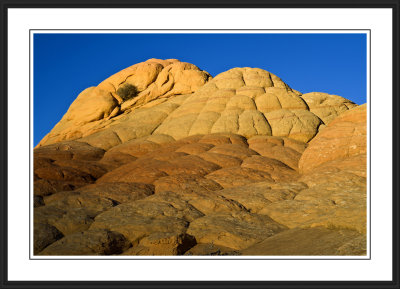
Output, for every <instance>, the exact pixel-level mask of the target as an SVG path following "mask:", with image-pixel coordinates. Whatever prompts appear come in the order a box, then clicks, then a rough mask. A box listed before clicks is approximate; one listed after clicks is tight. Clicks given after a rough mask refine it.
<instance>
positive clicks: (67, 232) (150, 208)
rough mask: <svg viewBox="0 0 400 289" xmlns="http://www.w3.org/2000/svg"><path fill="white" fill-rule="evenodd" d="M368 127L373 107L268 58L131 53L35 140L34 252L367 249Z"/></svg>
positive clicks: (222, 252) (244, 252)
mask: <svg viewBox="0 0 400 289" xmlns="http://www.w3.org/2000/svg"><path fill="white" fill-rule="evenodd" d="M126 84H131V85H134V86H135V87H136V88H137V90H138V92H139V93H138V95H137V96H136V97H134V98H132V99H129V100H126V101H124V100H123V99H122V98H121V97H120V96H119V95H118V94H117V90H118V89H119V88H120V87H122V86H123V85H126ZM366 131H367V130H366V106H365V105H363V106H357V105H356V104H354V103H352V102H351V101H349V100H346V99H344V98H342V97H339V96H334V95H329V94H325V93H307V94H301V93H300V92H298V91H296V90H293V89H291V88H290V87H289V86H288V85H287V84H285V83H284V82H283V81H282V80H281V79H280V78H278V77H277V76H275V75H273V74H272V73H269V72H267V71H264V70H262V69H258V68H234V69H231V70H229V71H226V72H224V73H221V74H219V75H218V76H216V77H215V78H213V79H212V77H211V76H210V75H209V74H208V73H207V72H205V71H202V70H200V69H199V68H197V67H196V66H194V65H192V64H189V63H184V62H180V61H178V60H157V59H150V60H148V61H146V62H143V63H139V64H136V65H133V66H131V67H128V68H127V69H125V70H123V71H121V72H119V73H117V74H115V75H113V76H111V77H110V78H108V79H106V80H105V81H103V82H102V83H100V84H99V85H98V86H97V87H92V88H88V89H86V90H85V91H83V92H82V93H81V94H80V95H79V96H78V98H77V99H76V100H75V102H74V103H73V104H72V105H71V107H70V108H69V110H68V111H67V113H66V114H65V116H64V117H63V118H62V120H61V121H60V122H59V123H58V124H57V125H56V126H55V128H54V129H53V130H52V131H51V132H50V133H49V134H48V135H47V136H46V137H45V138H44V139H43V140H42V141H41V142H40V144H39V145H38V147H37V148H36V149H35V150H34V198H33V200H34V204H33V205H34V253H35V254H39V255H187V256H194V255H295V256H298V255H365V254H366V217H367V216H366V205H367V202H366V198H367V196H366V185H367V181H366V152H367V150H366V148H367V146H366Z"/></svg>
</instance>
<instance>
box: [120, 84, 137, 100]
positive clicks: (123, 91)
mask: <svg viewBox="0 0 400 289" xmlns="http://www.w3.org/2000/svg"><path fill="white" fill-rule="evenodd" d="M117 94H118V95H119V96H120V97H121V98H122V100H123V101H127V100H129V99H131V98H134V97H135V96H137V95H138V94H139V91H138V89H137V87H136V86H134V85H132V84H129V83H126V84H124V85H123V86H121V87H120V88H118V90H117Z"/></svg>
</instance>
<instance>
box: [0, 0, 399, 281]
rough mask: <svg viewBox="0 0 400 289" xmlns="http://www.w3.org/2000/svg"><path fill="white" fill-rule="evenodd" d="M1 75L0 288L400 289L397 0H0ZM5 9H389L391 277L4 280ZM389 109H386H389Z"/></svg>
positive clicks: (5, 274)
mask: <svg viewBox="0 0 400 289" xmlns="http://www.w3.org/2000/svg"><path fill="white" fill-rule="evenodd" d="M0 3H1V24H0V25H1V40H0V41H1V43H0V47H1V52H2V53H1V62H0V67H1V72H0V73H1V75H0V88H1V89H2V97H1V103H0V110H1V113H0V127H1V134H0V146H1V150H0V171H1V174H0V186H1V194H0V203H1V214H0V233H1V239H0V254H1V256H0V287H1V288H65V289H66V288H116V289H118V288H121V289H122V288H176V289H178V288H193V289H194V288H232V289H234V288H332V289H333V288H400V278H399V273H400V266H399V260H400V258H399V255H400V254H399V245H400V239H399V231H400V230H399V228H400V223H399V219H400V217H399V216H400V214H399V211H400V202H399V193H398V192H399V191H400V187H399V179H400V178H399V163H400V161H399V160H400V159H399V151H398V148H399V147H400V144H399V130H400V129H399V124H400V116H399V113H398V112H399V111H400V102H399V99H398V98H399V95H400V90H399V82H400V78H399V76H400V75H399V69H400V63H399V54H400V47H399V26H400V23H399V16H400V0H355V1H351V2H350V1H345V0H327V1H318V0H300V1H293V0H264V1H262V0H249V1H238V0H234V1H221V0H217V1H210V0H202V1H198V0H196V1H191V2H190V3H189V2H187V1H183V0H172V1H168V2H165V1H162V0H147V1H143V0H115V1H110V0H31V1H29V0H0ZM10 8H60V9H62V8H390V9H392V12H393V23H392V25H393V35H392V40H393V90H392V91H393V96H392V100H393V106H392V108H391V109H392V113H393V131H392V134H393V135H392V137H393V138H392V139H393V143H392V145H393V167H392V175H393V192H392V198H393V208H392V209H393V230H392V232H393V234H392V237H393V240H392V241H393V248H392V252H393V259H392V269H393V272H392V281H229V280H226V281H195V280H193V281H9V280H8V268H7V264H8V234H7V232H8V218H7V216H8V207H7V204H8V184H7V181H8V180H7V177H8V174H7V169H8V161H9V160H8V89H9V88H8V87H7V69H8V66H7V58H8V51H7V49H8V48H7V44H8V30H7V27H8V9H10ZM388 109H389V108H388Z"/></svg>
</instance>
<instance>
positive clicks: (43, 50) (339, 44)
mask: <svg viewBox="0 0 400 289" xmlns="http://www.w3.org/2000/svg"><path fill="white" fill-rule="evenodd" d="M366 45H367V39H366V35H365V34H40V33H37V34H35V35H34V59H33V60H34V64H33V67H34V80H33V81H34V101H33V103H34V145H36V144H37V143H38V142H39V141H40V140H41V139H42V138H43V137H44V136H45V135H46V134H47V133H48V132H49V131H50V130H51V129H52V128H53V127H54V125H55V124H56V123H57V122H58V121H59V120H60V119H61V117H62V116H63V115H64V113H65V112H66V111H67V109H68V107H69V106H70V104H71V103H72V102H73V101H74V99H75V98H76V97H77V96H78V94H79V93H80V92H81V91H82V90H84V89H85V88H87V87H89V86H96V85H97V84H99V83H100V82H101V81H103V80H104V79H106V78H107V77H109V76H110V75H112V74H114V73H116V72H118V71H120V70H121V69H124V68H126V67H128V66H131V65H133V64H135V63H138V62H142V61H145V60H147V59H149V58H161V59H168V58H176V59H179V60H181V61H185V62H190V63H193V64H195V65H197V66H198V67H199V68H200V69H203V70H206V71H208V72H209V73H210V74H211V75H212V76H216V75H217V74H219V73H221V72H223V71H226V70H228V69H231V68H234V67H259V68H262V69H265V70H267V71H269V72H272V73H274V74H276V75H277V76H279V77H280V78H282V80H283V81H284V82H286V83H287V84H288V85H289V86H291V87H292V88H293V89H296V90H298V91H300V92H302V93H307V92H312V91H320V92H327V93H330V94H336V95H340V96H343V97H345V98H348V99H350V100H352V101H354V102H356V103H357V104H362V103H365V102H366V93H367V91H366V80H367V68H366V63H367V62H366V57H367V51H366V49H367V46H366Z"/></svg>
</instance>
